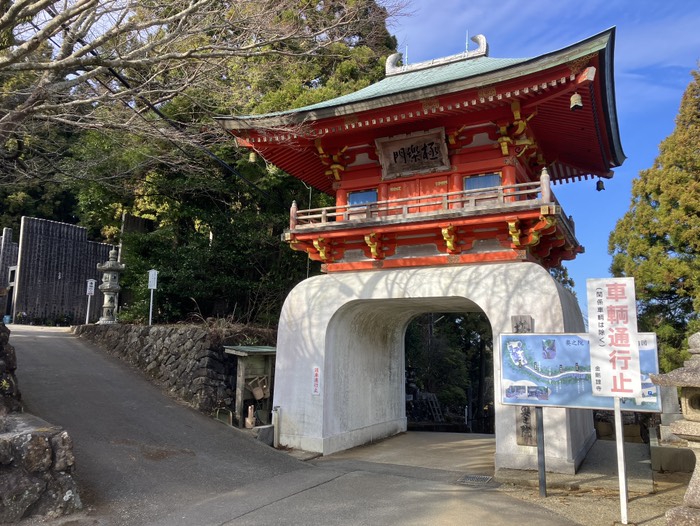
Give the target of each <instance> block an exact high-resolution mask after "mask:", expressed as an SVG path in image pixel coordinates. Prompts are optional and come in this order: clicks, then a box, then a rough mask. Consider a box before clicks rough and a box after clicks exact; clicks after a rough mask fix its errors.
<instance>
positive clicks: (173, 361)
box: [73, 324, 236, 413]
mask: <svg viewBox="0 0 700 526" xmlns="http://www.w3.org/2000/svg"><path fill="white" fill-rule="evenodd" d="M73 332H74V333H75V334H76V335H78V336H80V337H81V338H86V339H88V340H90V341H92V342H93V343H95V344H96V345H97V346H98V347H100V348H102V349H104V350H105V351H107V352H108V353H110V354H112V355H115V356H119V357H120V358H122V359H123V360H125V361H127V362H129V363H131V364H133V365H135V366H136V367H138V368H140V369H141V370H143V371H145V372H146V374H148V375H149V376H151V377H152V378H153V379H154V380H155V382H156V383H157V384H160V385H161V386H163V387H165V388H166V389H168V390H169V391H170V393H171V394H172V395H174V396H175V397H177V398H178V399H180V400H183V401H184V402H186V403H188V404H190V405H192V406H194V407H195V408H196V409H198V410H200V411H202V412H204V413H211V412H212V411H213V410H214V409H215V408H217V407H221V406H230V405H231V404H232V402H233V396H234V393H233V390H232V386H233V385H234V382H235V377H236V371H235V367H236V362H235V360H233V359H232V358H231V357H229V356H228V355H226V354H225V353H224V348H223V345H222V343H221V340H220V338H219V337H218V336H217V335H216V334H213V333H212V332H211V331H210V330H209V329H208V328H207V327H201V326H196V325H183V326H163V325H157V326H141V325H122V324H114V325H80V326H78V327H74V328H73Z"/></svg>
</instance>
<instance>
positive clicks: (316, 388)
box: [311, 366, 321, 396]
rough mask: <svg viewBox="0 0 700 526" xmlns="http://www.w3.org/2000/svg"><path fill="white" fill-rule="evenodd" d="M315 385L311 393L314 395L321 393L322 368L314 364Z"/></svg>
mask: <svg viewBox="0 0 700 526" xmlns="http://www.w3.org/2000/svg"><path fill="white" fill-rule="evenodd" d="M313 372H314V374H313V386H312V388H311V394H312V395H314V396H320V395H321V368H320V367H318V366H314V368H313Z"/></svg>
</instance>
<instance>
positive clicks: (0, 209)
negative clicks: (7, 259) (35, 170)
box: [0, 181, 77, 241]
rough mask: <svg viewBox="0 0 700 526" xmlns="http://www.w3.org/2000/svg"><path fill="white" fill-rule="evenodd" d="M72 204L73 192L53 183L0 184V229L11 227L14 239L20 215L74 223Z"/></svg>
mask: <svg viewBox="0 0 700 526" xmlns="http://www.w3.org/2000/svg"><path fill="white" fill-rule="evenodd" d="M75 206H76V199H75V196H74V195H73V193H72V192H71V191H70V190H69V189H67V188H65V187H61V186H60V185H57V184H54V183H42V182H40V181H32V182H28V183H25V184H21V185H20V184H17V185H12V186H0V229H1V228H11V229H12V230H13V232H14V238H15V241H17V240H19V230H20V221H21V218H22V216H29V217H38V218H41V219H50V220H53V221H62V222H65V223H75V222H76V220H77V218H76V216H75Z"/></svg>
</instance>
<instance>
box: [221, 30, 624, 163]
mask: <svg viewBox="0 0 700 526" xmlns="http://www.w3.org/2000/svg"><path fill="white" fill-rule="evenodd" d="M614 32H615V28H610V29H607V30H605V31H603V32H601V33H598V34H597V35H594V36H592V37H589V38H588V39H586V40H583V41H581V42H578V43H575V44H572V45H570V46H567V47H565V48H563V49H560V50H556V51H552V52H550V53H546V54H544V55H540V56H538V57H534V58H531V59H525V60H524V61H523V62H520V63H517V64H514V65H509V66H505V67H503V68H501V69H497V70H494V71H490V72H488V73H484V74H479V75H475V76H472V77H467V78H463V79H456V80H450V81H446V82H443V83H440V84H434V85H429V86H426V87H422V88H417V89H407V90H406V91H401V92H398V93H390V94H386V95H379V96H374V97H370V98H367V99H364V100H359V101H356V102H350V103H343V102H342V101H340V102H339V103H338V104H333V103H332V100H331V101H327V102H326V104H329V103H330V104H329V105H327V106H324V107H321V108H316V109H314V108H313V106H310V107H307V108H308V109H306V108H298V109H293V110H289V111H285V112H278V113H274V114H269V113H268V114H264V115H248V116H242V117H234V116H221V117H216V118H215V119H216V120H217V121H218V122H219V123H220V125H221V126H222V127H223V128H224V129H226V130H229V131H244V130H255V129H274V128H285V127H290V126H299V125H302V124H307V123H310V122H316V121H321V120H325V119H329V118H337V117H345V116H348V115H354V114H357V113H361V112H364V111H371V110H376V109H380V108H385V107H389V106H395V105H399V104H403V103H407V102H416V101H420V100H423V99H426V98H433V97H437V96H441V95H449V94H452V93H458V92H460V91H466V90H469V89H475V88H481V87H485V86H490V85H494V84H499V83H502V82H506V81H509V80H513V79H516V78H520V77H525V76H528V75H532V74H536V73H538V72H541V71H544V70H547V69H551V68H553V67H556V66H560V65H562V64H566V63H567V62H570V61H572V60H576V59H578V58H581V57H585V56H586V55H589V54H591V53H600V52H601V51H605V53H604V55H605V58H606V60H605V64H606V69H607V70H608V71H606V72H605V73H606V75H605V78H606V83H607V88H608V89H607V90H606V91H607V92H608V100H607V101H606V102H607V106H608V110H612V111H610V112H609V117H610V119H609V121H610V122H611V125H612V126H613V128H615V129H616V128H617V119H616V116H615V105H614V86H613V72H612V55H613V49H612V44H613V42H614ZM467 60H469V59H467ZM436 67H444V66H436ZM425 71H426V70H423V71H422V72H423V73H424V72H425ZM405 74H411V73H405ZM380 82H381V81H380ZM339 98H340V99H342V97H339ZM611 103H612V106H611ZM610 131H611V132H612V131H613V130H610ZM611 135H612V136H615V135H616V134H615V133H612V134H611ZM613 142H617V145H618V147H619V137H618V138H617V141H613ZM621 152H622V150H621V148H619V152H618V153H620V154H621V155H622V160H624V154H622V153H621Z"/></svg>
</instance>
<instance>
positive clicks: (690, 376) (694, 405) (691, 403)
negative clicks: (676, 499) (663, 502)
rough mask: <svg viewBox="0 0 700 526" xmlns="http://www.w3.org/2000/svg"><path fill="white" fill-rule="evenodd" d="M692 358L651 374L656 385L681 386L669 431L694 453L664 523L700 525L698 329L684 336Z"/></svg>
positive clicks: (699, 343) (699, 371)
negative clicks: (680, 494)
mask: <svg viewBox="0 0 700 526" xmlns="http://www.w3.org/2000/svg"><path fill="white" fill-rule="evenodd" d="M688 343H689V346H690V349H689V351H690V353H691V355H692V357H691V358H690V360H688V361H686V362H685V364H684V367H681V368H680V369H676V370H675V371H671V372H670V373H667V374H660V375H651V381H652V382H654V383H655V384H656V385H662V386H675V387H680V388H681V409H682V411H683V417H684V418H683V419H682V420H677V421H675V422H672V423H671V424H670V426H669V427H670V429H671V432H672V433H673V434H674V435H676V436H678V437H680V438H682V439H684V440H687V441H688V447H689V448H690V449H691V450H692V451H693V453H694V454H695V459H696V462H695V470H694V471H693V476H692V477H691V479H690V483H689V484H688V489H687V491H686V492H685V497H684V498H683V506H678V507H677V508H671V509H670V510H668V511H667V512H666V524H669V525H673V526H700V462H698V459H699V458H700V332H696V333H695V334H693V335H692V336H691V337H690V338H688Z"/></svg>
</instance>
